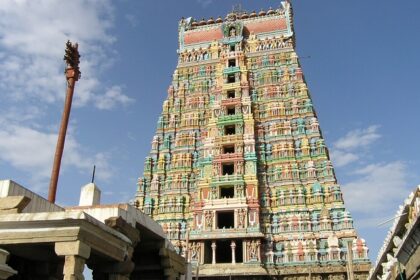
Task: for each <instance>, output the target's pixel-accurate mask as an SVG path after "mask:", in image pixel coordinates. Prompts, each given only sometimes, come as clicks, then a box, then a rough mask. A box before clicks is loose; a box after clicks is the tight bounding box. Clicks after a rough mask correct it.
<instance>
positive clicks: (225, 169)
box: [222, 163, 235, 175]
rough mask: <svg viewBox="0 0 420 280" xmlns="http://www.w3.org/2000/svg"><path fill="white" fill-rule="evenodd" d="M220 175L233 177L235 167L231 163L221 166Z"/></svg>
mask: <svg viewBox="0 0 420 280" xmlns="http://www.w3.org/2000/svg"><path fill="white" fill-rule="evenodd" d="M222 173H223V174H222V175H226V174H227V175H233V173H235V165H234V164H233V163H224V164H223V165H222Z"/></svg>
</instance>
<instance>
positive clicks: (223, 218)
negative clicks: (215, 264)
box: [217, 211, 235, 248]
mask: <svg viewBox="0 0 420 280" xmlns="http://www.w3.org/2000/svg"><path fill="white" fill-rule="evenodd" d="M234 226H235V223H234V214H233V211H222V212H217V228H218V229H222V228H225V229H226V228H234ZM229 248H230V247H229Z"/></svg>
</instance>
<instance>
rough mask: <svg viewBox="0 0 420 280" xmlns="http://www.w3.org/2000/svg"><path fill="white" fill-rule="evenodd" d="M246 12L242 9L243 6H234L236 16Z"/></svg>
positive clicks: (233, 10)
mask: <svg viewBox="0 0 420 280" xmlns="http://www.w3.org/2000/svg"><path fill="white" fill-rule="evenodd" d="M243 12H244V10H243V9H242V5H241V4H235V5H233V6H232V13H234V14H242V13H243Z"/></svg>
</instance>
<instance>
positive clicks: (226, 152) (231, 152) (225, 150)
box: [223, 145, 235, 154]
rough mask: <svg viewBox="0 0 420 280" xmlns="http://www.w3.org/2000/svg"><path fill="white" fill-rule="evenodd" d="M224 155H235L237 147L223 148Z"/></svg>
mask: <svg viewBox="0 0 420 280" xmlns="http://www.w3.org/2000/svg"><path fill="white" fill-rule="evenodd" d="M223 153H224V154H233V153H235V146H233V145H229V146H223Z"/></svg>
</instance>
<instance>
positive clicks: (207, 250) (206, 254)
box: [204, 240, 212, 264]
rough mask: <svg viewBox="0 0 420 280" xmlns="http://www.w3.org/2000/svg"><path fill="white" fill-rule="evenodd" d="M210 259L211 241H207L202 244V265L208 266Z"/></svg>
mask: <svg viewBox="0 0 420 280" xmlns="http://www.w3.org/2000/svg"><path fill="white" fill-rule="evenodd" d="M211 257H212V249H211V241H210V240H207V241H205V242H204V263H205V264H209V263H211V261H212V260H211Z"/></svg>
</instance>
